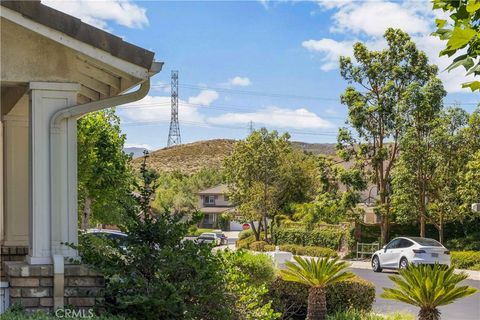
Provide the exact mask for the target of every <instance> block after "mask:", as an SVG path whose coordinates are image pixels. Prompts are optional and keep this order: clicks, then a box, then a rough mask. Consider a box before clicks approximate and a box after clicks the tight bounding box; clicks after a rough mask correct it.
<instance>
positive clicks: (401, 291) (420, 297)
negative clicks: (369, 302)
mask: <svg viewBox="0 0 480 320" xmlns="http://www.w3.org/2000/svg"><path fill="white" fill-rule="evenodd" d="M454 271H455V269H454V267H450V268H446V267H444V266H440V265H433V266H429V265H419V266H415V265H410V266H408V267H407V268H406V269H404V270H400V272H399V274H400V275H399V276H389V278H390V280H392V282H393V283H394V284H395V287H394V288H383V290H384V292H383V293H382V294H381V297H382V298H385V299H391V300H398V301H401V302H405V303H408V304H411V305H415V306H418V307H420V308H436V307H438V306H443V305H446V304H450V303H452V302H454V301H455V300H457V299H459V298H463V297H467V296H469V295H472V294H474V293H475V292H477V289H475V288H472V287H469V286H461V287H459V286H457V285H458V283H460V282H461V281H463V280H465V279H466V278H467V275H466V274H464V273H460V274H455V272H454Z"/></svg>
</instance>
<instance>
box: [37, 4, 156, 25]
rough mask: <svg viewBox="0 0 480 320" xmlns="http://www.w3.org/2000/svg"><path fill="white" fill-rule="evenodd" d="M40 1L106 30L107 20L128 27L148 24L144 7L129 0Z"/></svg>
mask: <svg viewBox="0 0 480 320" xmlns="http://www.w3.org/2000/svg"><path fill="white" fill-rule="evenodd" d="M42 3H43V4H45V5H47V6H49V7H52V8H54V9H57V10H59V11H62V12H65V13H67V14H70V15H72V16H75V17H77V18H79V19H81V20H82V21H83V22H85V23H88V24H91V25H93V26H95V27H97V28H100V29H104V30H108V21H114V22H116V23H118V24H120V25H122V26H126V27H129V28H142V27H144V26H147V25H148V18H147V15H146V9H145V8H143V7H140V6H138V5H136V4H133V3H132V2H131V1H130V0H69V1H61V0H42Z"/></svg>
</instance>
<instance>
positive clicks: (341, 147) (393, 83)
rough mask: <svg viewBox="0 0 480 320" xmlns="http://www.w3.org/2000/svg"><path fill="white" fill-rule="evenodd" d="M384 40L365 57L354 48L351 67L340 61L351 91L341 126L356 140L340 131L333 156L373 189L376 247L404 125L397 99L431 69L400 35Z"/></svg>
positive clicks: (362, 49)
mask: <svg viewBox="0 0 480 320" xmlns="http://www.w3.org/2000/svg"><path fill="white" fill-rule="evenodd" d="M384 37H385V40H386V41H387V45H388V47H387V48H386V49H384V50H382V51H370V50H368V48H367V47H366V46H365V45H364V44H362V43H356V44H355V45H354V57H355V60H356V63H354V62H353V61H352V59H351V58H349V57H341V58H340V73H341V75H342V77H343V78H344V79H345V80H346V81H347V82H348V83H350V84H354V85H355V86H349V87H348V88H347V89H346V90H345V92H344V93H343V95H342V96H341V101H342V103H343V104H345V105H347V107H348V121H347V122H348V124H349V125H350V126H351V127H352V128H353V129H354V131H355V133H356V134H355V135H354V134H352V132H350V130H349V129H347V128H342V129H340V131H339V134H338V138H337V141H338V143H337V153H338V154H339V156H341V157H342V158H343V159H344V160H346V161H350V160H352V161H354V167H355V168H356V169H358V170H362V171H364V172H365V173H366V175H367V178H368V180H369V181H370V182H371V183H373V184H375V185H377V186H378V193H379V197H378V203H377V205H376V211H377V212H378V214H379V215H380V216H381V232H382V241H383V242H386V241H388V238H389V237H388V230H389V221H390V220H391V217H390V216H391V209H390V203H391V201H390V196H391V194H390V188H389V184H390V183H391V179H392V177H391V171H392V169H393V164H394V163H395V162H396V161H397V157H398V154H399V152H398V151H399V137H400V134H401V133H402V131H403V130H404V126H405V124H406V122H405V120H404V116H405V115H404V110H403V109H402V106H403V105H404V103H403V99H404V97H405V93H406V91H407V88H408V87H409V86H411V85H417V86H418V87H420V88H421V87H423V86H425V85H426V84H427V83H428V82H429V81H431V80H432V79H434V77H435V76H436V73H437V67H436V66H434V65H429V64H428V59H427V56H426V55H425V53H424V52H422V51H419V50H418V49H417V48H416V46H415V44H414V43H413V41H412V40H411V39H410V37H409V36H408V34H406V33H405V32H403V31H401V30H395V29H391V28H389V29H387V31H386V32H385V34H384ZM359 88H361V89H362V91H360V90H359Z"/></svg>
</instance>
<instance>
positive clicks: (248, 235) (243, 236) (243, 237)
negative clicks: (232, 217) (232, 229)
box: [238, 229, 254, 240]
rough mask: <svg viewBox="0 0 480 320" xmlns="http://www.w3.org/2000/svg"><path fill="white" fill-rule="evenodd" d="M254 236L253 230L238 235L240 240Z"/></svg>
mask: <svg viewBox="0 0 480 320" xmlns="http://www.w3.org/2000/svg"><path fill="white" fill-rule="evenodd" d="M253 235H254V233H253V230H252V229H247V230H243V231H240V233H239V234H238V240H242V239H245V238H248V237H250V236H253Z"/></svg>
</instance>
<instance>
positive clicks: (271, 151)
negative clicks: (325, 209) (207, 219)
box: [224, 128, 315, 241]
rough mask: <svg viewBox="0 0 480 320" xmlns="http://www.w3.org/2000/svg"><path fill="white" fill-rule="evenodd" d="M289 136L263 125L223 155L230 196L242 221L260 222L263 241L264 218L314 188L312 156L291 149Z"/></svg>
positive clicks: (308, 195)
mask: <svg viewBox="0 0 480 320" xmlns="http://www.w3.org/2000/svg"><path fill="white" fill-rule="evenodd" d="M289 138H290V137H289V136H288V134H285V135H282V136H279V135H278V133H277V132H276V131H272V132H269V131H268V130H267V129H265V128H262V129H260V130H258V131H253V132H252V133H251V134H250V135H249V136H248V137H247V138H246V139H245V140H244V141H239V142H237V143H236V144H235V146H234V149H233V152H232V154H231V155H230V156H228V157H226V158H225V163H224V165H225V171H226V177H227V183H228V185H229V189H230V194H229V196H230V199H231V200H232V202H233V204H234V205H236V207H237V210H238V212H239V213H240V214H241V216H242V217H243V221H241V222H252V221H258V222H259V226H260V225H262V224H263V225H264V227H265V228H264V229H265V230H266V232H265V239H264V240H265V241H268V226H266V224H267V218H272V219H273V218H274V217H275V216H276V215H277V214H278V213H279V212H280V209H282V208H285V207H286V206H287V205H288V204H289V203H291V202H303V201H308V200H310V199H311V197H312V195H313V191H314V188H313V186H314V182H315V174H312V170H314V168H315V167H314V166H311V165H309V164H310V163H311V158H310V157H309V156H307V155H304V154H302V153H301V152H300V151H297V150H294V149H293V148H292V146H291V143H290V142H289ZM312 168H313V169H312ZM252 229H253V232H254V233H255V235H256V239H257V240H260V238H259V232H258V230H256V228H255V226H253V225H252Z"/></svg>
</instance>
